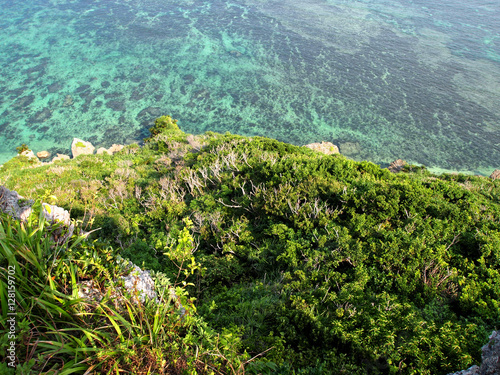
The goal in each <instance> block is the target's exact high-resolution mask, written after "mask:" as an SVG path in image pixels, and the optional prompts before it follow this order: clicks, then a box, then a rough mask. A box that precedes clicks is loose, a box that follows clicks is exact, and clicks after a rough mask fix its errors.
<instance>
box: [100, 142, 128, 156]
mask: <svg viewBox="0 0 500 375" xmlns="http://www.w3.org/2000/svg"><path fill="white" fill-rule="evenodd" d="M123 147H125V146H123V145H117V144H113V145H112V146H111V147H110V148H104V147H99V148H98V149H97V151H96V154H104V153H107V154H109V155H113V154H115V153H117V152H119V151H121V150H122V149H123Z"/></svg>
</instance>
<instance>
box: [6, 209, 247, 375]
mask: <svg viewBox="0 0 500 375" xmlns="http://www.w3.org/2000/svg"><path fill="white" fill-rule="evenodd" d="M39 207H40V205H38V209H37V210H35V211H39V212H40V208H39ZM59 226H60V225H54V224H52V225H49V224H48V223H47V222H46V221H45V219H44V216H43V214H41V213H40V214H39V215H36V214H32V215H31V216H30V217H29V219H28V220H27V221H26V222H20V221H17V220H14V219H12V218H11V217H10V216H9V215H6V214H0V276H1V281H0V300H1V306H2V320H1V325H0V337H1V341H0V343H1V347H0V354H1V355H2V357H6V356H7V355H8V352H7V349H8V348H9V346H10V343H11V341H13V342H14V345H15V355H16V357H17V358H16V360H15V361H13V362H15V365H16V368H12V367H11V366H9V364H8V363H7V362H4V363H2V364H1V365H0V372H1V373H2V374H15V373H16V374H17V373H38V374H56V373H57V374H70V373H80V374H83V373H90V372H91V373H120V372H127V373H134V374H146V373H150V374H153V373H154V374H184V373H214V374H215V373H221V372H223V371H225V369H227V368H231V367H234V366H236V367H238V366H239V365H241V361H239V362H238V360H237V358H245V357H244V356H243V357H240V356H238V355H236V351H237V350H238V349H239V346H238V340H237V337H233V336H231V335H229V336H228V334H223V335H220V336H219V335H217V334H216V333H215V332H214V331H213V330H211V329H210V328H209V327H208V326H207V325H206V323H204V322H203V320H202V319H201V318H200V317H198V316H197V315H196V313H195V309H194V306H193V304H192V301H191V300H190V298H189V296H188V294H187V292H186V291H185V290H184V289H183V288H181V287H177V288H176V289H175V293H176V297H175V298H174V296H173V294H172V293H171V288H172V287H173V286H172V285H170V282H169V281H168V279H165V278H159V279H158V280H160V279H161V281H158V290H159V295H158V298H159V301H158V303H156V302H155V301H146V302H144V303H141V302H139V301H136V302H132V301H134V300H135V299H134V298H133V296H130V295H128V294H127V293H124V292H123V288H121V289H120V288H119V287H118V286H119V284H120V281H119V280H120V275H122V274H123V273H124V268H123V267H122V266H120V265H119V264H120V262H118V261H117V258H116V252H115V251H114V250H113V249H112V248H111V247H109V246H107V245H105V244H102V243H98V242H89V241H87V240H86V238H85V237H84V236H74V237H73V238H72V239H71V240H70V241H69V242H68V243H65V244H63V245H57V244H56V243H55V242H53V241H52V240H51V234H52V233H53V232H54V231H56V230H57V229H58V227H59ZM85 280H92V283H93V285H95V287H96V288H97V289H99V290H100V291H101V293H102V295H103V298H102V300H101V301H100V302H97V301H89V300H84V299H82V298H79V294H78V290H79V282H80V281H85ZM9 286H10V288H9ZM117 296H118V297H117ZM120 296H121V297H120ZM181 305H182V314H181V308H180V307H179V306H181ZM9 318H11V319H12V318H14V319H15V328H16V329H15V335H13V334H12V333H13V331H12V330H11V329H10V326H11V325H10V324H8V319H9ZM9 363H11V362H10V361H9Z"/></svg>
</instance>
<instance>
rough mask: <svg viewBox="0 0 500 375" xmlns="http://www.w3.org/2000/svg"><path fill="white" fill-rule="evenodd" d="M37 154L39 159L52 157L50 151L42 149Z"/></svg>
mask: <svg viewBox="0 0 500 375" xmlns="http://www.w3.org/2000/svg"><path fill="white" fill-rule="evenodd" d="M36 156H37V157H38V158H39V159H47V158H49V157H50V152H48V151H40V152H37V153H36Z"/></svg>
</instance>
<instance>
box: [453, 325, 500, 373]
mask: <svg viewBox="0 0 500 375" xmlns="http://www.w3.org/2000/svg"><path fill="white" fill-rule="evenodd" d="M481 350H482V352H483V353H482V355H481V366H479V367H478V366H476V365H474V366H472V367H470V368H468V369H467V370H462V371H458V372H454V373H450V374H448V375H495V374H500V332H499V331H493V332H492V333H491V335H490V337H489V341H488V343H487V344H486V345H484V346H483V347H482V348H481Z"/></svg>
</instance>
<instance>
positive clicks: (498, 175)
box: [490, 169, 500, 180]
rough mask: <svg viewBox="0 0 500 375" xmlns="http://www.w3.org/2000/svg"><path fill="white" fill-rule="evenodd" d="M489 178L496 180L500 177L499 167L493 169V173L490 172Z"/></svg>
mask: <svg viewBox="0 0 500 375" xmlns="http://www.w3.org/2000/svg"><path fill="white" fill-rule="evenodd" d="M490 178H491V179H492V180H496V179H497V178H500V169H495V170H494V171H493V173H492V174H491V176H490Z"/></svg>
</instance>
